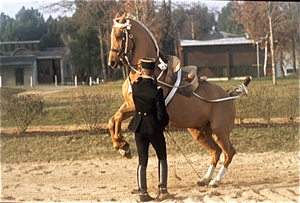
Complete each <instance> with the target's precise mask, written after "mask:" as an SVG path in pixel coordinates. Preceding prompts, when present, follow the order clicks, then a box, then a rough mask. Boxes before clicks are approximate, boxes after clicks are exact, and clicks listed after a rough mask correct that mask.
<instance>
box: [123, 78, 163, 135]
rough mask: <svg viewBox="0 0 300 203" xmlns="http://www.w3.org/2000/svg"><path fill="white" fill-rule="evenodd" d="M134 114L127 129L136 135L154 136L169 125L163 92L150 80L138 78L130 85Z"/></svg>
mask: <svg viewBox="0 0 300 203" xmlns="http://www.w3.org/2000/svg"><path fill="white" fill-rule="evenodd" d="M132 94H133V101H134V104H135V109H136V113H135V115H134V117H133V119H132V120H131V121H130V123H129V126H128V128H129V129H130V130H132V131H133V132H136V133H141V134H156V133H160V132H162V131H163V127H166V126H167V125H168V123H169V115H168V113H167V111H166V106H165V102H164V95H163V90H162V89H161V88H159V87H157V85H156V84H155V83H154V81H153V80H152V79H150V78H144V79H143V78H141V77H140V78H139V79H138V80H136V81H135V82H134V83H133V84H132Z"/></svg>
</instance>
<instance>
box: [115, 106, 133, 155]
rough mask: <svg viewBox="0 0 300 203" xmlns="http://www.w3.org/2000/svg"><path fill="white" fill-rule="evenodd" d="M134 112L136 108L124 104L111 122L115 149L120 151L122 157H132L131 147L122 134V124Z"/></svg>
mask: <svg viewBox="0 0 300 203" xmlns="http://www.w3.org/2000/svg"><path fill="white" fill-rule="evenodd" d="M134 112H135V108H134V106H129V107H127V105H126V103H124V104H123V105H122V106H121V107H120V109H119V110H118V111H117V112H116V113H115V115H114V116H113V117H112V118H111V119H110V120H109V130H110V133H111V137H112V140H113V146H114V148H115V149H117V150H119V151H120V153H121V154H122V155H124V156H128V157H130V147H129V144H128V143H127V141H126V140H125V139H124V137H123V135H122V134H121V124H122V121H123V120H125V119H127V118H129V117H131V116H132V115H133V114H134Z"/></svg>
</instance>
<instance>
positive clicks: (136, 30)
mask: <svg viewBox="0 0 300 203" xmlns="http://www.w3.org/2000/svg"><path fill="white" fill-rule="evenodd" d="M131 23H132V28H131V31H130V32H131V34H132V35H133V36H134V38H135V47H134V50H133V51H132V56H131V61H130V63H131V64H132V65H135V64H138V61H139V60H140V59H141V58H144V57H148V58H150V57H151V58H157V49H156V45H155V42H154V41H153V39H152V37H151V36H150V35H151V33H149V31H147V30H146V29H145V28H144V27H143V26H142V24H141V23H139V22H137V21H135V20H131Z"/></svg>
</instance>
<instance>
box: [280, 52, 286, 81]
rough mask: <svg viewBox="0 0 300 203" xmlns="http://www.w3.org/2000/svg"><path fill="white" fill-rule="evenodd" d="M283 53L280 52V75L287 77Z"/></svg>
mask: <svg viewBox="0 0 300 203" xmlns="http://www.w3.org/2000/svg"><path fill="white" fill-rule="evenodd" d="M282 55H283V54H282V51H281V52H280V58H279V66H280V74H281V75H282V76H283V77H285V74H284V70H283V57H282Z"/></svg>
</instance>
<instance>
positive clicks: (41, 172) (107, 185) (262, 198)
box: [1, 152, 299, 202]
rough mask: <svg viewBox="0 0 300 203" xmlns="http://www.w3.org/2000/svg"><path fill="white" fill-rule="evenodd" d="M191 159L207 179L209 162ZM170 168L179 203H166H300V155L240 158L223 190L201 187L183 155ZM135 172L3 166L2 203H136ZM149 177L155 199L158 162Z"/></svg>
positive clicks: (125, 164) (122, 165)
mask: <svg viewBox="0 0 300 203" xmlns="http://www.w3.org/2000/svg"><path fill="white" fill-rule="evenodd" d="M188 157H189V159H190V160H191V162H192V163H193V166H194V167H195V169H196V170H197V172H198V174H199V175H200V176H203V175H204V174H205V173H206V171H207V169H208V166H209V163H210V157H209V156H208V155H205V156H200V155H196V154H192V155H188ZM223 158H224V157H223V156H222V157H221V162H222V160H223ZM168 162H169V181H168V184H169V185H168V188H169V192H170V193H171V194H174V195H175V199H174V200H164V202H299V153H298V152H290V153H284V152H280V153H274V152H268V153H256V154H243V153H240V154H237V155H236V156H235V157H234V159H233V162H232V164H231V165H230V167H229V169H228V170H227V173H226V174H225V176H224V179H223V181H222V183H221V185H220V186H219V187H218V188H211V187H198V186H196V183H197V181H198V180H199V178H198V176H197V174H196V173H195V172H194V170H193V169H192V168H191V166H190V165H189V164H188V162H187V160H186V159H185V158H184V157H183V156H182V155H180V156H177V157H175V156H169V157H168ZM136 168H137V157H133V158H132V159H126V158H122V157H118V158H115V159H102V158H99V159H92V160H86V161H83V160H80V161H58V162H50V163H47V162H41V163H39V162H34V163H20V164H2V166H1V202H12V201H13V202H16V201H18V202H19V201H30V202H38V201H43V202H115V201H116V202H137V201H138V195H137V192H136V191H137V190H136V189H137V182H136ZM219 169H220V164H219V165H218V166H217V170H219ZM147 175H148V191H149V193H150V195H152V196H155V195H156V192H157V184H158V177H157V161H156V158H155V157H150V159H149V165H148V169H147ZM215 175H216V174H215Z"/></svg>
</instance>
